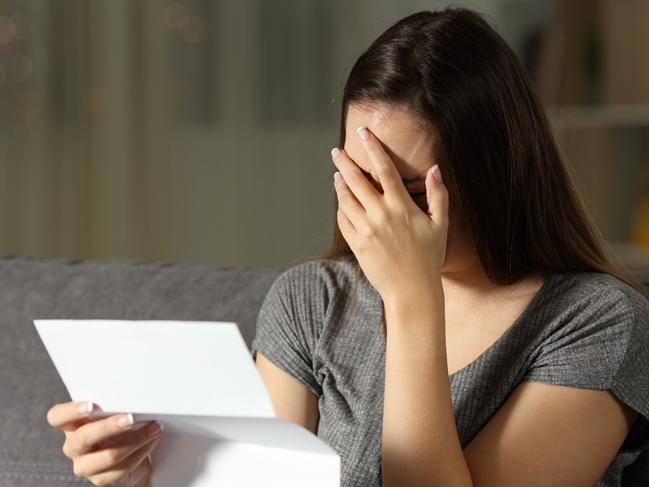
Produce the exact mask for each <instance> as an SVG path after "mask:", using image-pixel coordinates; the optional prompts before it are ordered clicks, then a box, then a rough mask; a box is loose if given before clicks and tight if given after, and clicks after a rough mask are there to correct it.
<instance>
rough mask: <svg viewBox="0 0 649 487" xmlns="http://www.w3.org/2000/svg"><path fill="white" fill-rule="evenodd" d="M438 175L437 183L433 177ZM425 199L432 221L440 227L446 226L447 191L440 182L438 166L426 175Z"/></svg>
mask: <svg viewBox="0 0 649 487" xmlns="http://www.w3.org/2000/svg"><path fill="white" fill-rule="evenodd" d="M436 174H438V175H439V177H440V181H439V182H438V181H437V179H436V177H435V175H436ZM426 199H427V200H428V213H429V214H430V216H431V217H432V218H433V221H434V222H435V223H436V224H437V225H438V226H440V227H447V226H448V190H447V189H446V185H445V184H444V182H443V181H441V172H440V169H439V166H438V165H437V164H435V165H434V166H433V167H432V168H431V169H430V170H429V171H428V172H427V173H426Z"/></svg>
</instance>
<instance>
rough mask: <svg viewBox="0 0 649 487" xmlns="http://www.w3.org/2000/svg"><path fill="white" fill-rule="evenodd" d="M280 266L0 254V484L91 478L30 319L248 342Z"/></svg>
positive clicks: (55, 484)
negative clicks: (210, 326) (87, 321)
mask: <svg viewBox="0 0 649 487" xmlns="http://www.w3.org/2000/svg"><path fill="white" fill-rule="evenodd" d="M282 270H283V269H282V268H234V267H209V266H196V265H195V266H189V265H178V264H166V263H150V262H124V261H122V262H118V261H104V262H98V261H95V262H92V261H85V262H84V261H65V260H37V259H25V258H18V257H11V256H5V257H0V332H1V339H0V487H27V486H29V487H33V486H47V487H59V486H71V485H75V486H81V485H88V486H90V485H92V484H90V483H89V482H87V481H85V480H82V479H79V478H77V477H75V476H74V475H73V474H72V470H71V462H70V461H69V460H68V459H67V458H65V457H64V456H63V453H62V452H61V447H62V445H63V439H64V434H63V433H62V432H60V431H56V430H54V429H53V428H52V427H50V426H49V425H48V424H47V422H46V413H47V410H48V409H49V407H50V406H51V405H52V404H54V403H57V402H64V401H68V400H69V397H68V395H67V392H66V390H65V387H64V385H63V383H62V382H61V380H60V378H59V376H58V374H57V372H56V370H55V369H54V366H53V365H52V363H51V361H50V359H49V356H48V355H47V352H46V351H45V349H44V348H43V346H42V344H41V342H40V339H39V338H38V335H37V334H36V331H35V329H34V327H33V324H32V320H33V319H36V318H106V319H108V318H114V319H178V320H218V321H234V322H236V323H238V325H239V327H240V330H241V334H242V335H243V338H244V339H245V341H246V343H247V344H248V346H249V347H250V343H251V341H252V338H253V336H254V327H255V322H256V318H257V313H258V311H259V307H260V305H261V302H262V300H263V298H264V296H265V295H266V292H267V291H268V289H269V287H270V285H271V283H272V282H273V280H274V279H275V277H276V276H277V275H278V274H279V273H280V272H281V271H282ZM648 277H649V276H647V274H645V275H644V276H643V279H645V281H644V282H646V283H647V285H648V286H649V278H648ZM641 485H649V452H645V454H644V455H642V456H641V457H639V458H638V459H637V460H636V462H635V463H634V464H632V465H631V466H629V467H627V469H626V470H625V476H624V482H623V486H624V487H628V486H641ZM179 487H181V486H179Z"/></svg>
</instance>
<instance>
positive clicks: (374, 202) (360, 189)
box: [331, 147, 381, 211]
mask: <svg viewBox="0 0 649 487" xmlns="http://www.w3.org/2000/svg"><path fill="white" fill-rule="evenodd" d="M331 158H332V160H333V162H334V164H335V166H336V168H337V169H338V170H339V171H340V173H341V174H342V176H343V179H344V180H345V182H346V183H347V186H349V189H350V190H351V191H352V192H353V193H354V196H355V197H356V198H357V199H358V201H359V202H360V204H361V205H363V208H364V209H365V210H367V211H376V210H377V209H378V208H379V207H380V204H381V199H380V198H381V196H380V195H379V193H378V192H377V191H376V188H375V187H374V185H373V184H372V183H370V181H369V180H368V179H367V178H366V177H365V175H364V174H363V172H362V171H361V168H360V167H358V165H357V164H356V162H354V160H353V159H352V158H351V157H349V155H347V152H345V150H343V149H338V148H337V147H334V148H333V149H332V151H331Z"/></svg>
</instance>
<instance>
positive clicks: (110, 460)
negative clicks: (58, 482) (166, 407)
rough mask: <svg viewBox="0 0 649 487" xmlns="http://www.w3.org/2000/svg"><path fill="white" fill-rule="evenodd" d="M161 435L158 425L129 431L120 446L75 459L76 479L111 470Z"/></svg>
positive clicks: (154, 424)
mask: <svg viewBox="0 0 649 487" xmlns="http://www.w3.org/2000/svg"><path fill="white" fill-rule="evenodd" d="M161 434H162V429H161V428H160V425H159V423H157V422H155V421H154V422H152V423H150V424H148V425H147V426H146V427H145V428H140V429H139V430H136V431H129V432H128V434H126V435H124V438H123V439H122V440H121V441H120V444H118V445H114V446H111V447H110V448H104V449H101V450H98V451H95V452H90V453H87V454H85V455H81V456H80V457H78V458H76V459H75V462H74V474H75V475H76V476H78V477H90V476H91V475H96V474H98V473H101V472H104V471H106V470H108V469H112V468H114V467H115V465H118V464H119V463H121V462H122V460H124V459H125V458H126V457H128V456H129V455H131V454H133V453H134V452H135V451H137V450H139V449H140V448H141V447H142V446H144V445H146V444H147V443H149V442H150V441H153V440H155V439H157V438H158V437H159V436H160V435H161Z"/></svg>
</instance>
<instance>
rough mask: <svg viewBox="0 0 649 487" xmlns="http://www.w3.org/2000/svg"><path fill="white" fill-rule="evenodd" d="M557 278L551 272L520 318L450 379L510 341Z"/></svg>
mask: <svg viewBox="0 0 649 487" xmlns="http://www.w3.org/2000/svg"><path fill="white" fill-rule="evenodd" d="M556 276H557V274H556V273H554V272H550V273H549V274H547V275H546V277H545V279H544V281H543V285H541V287H540V289H539V290H538V291H537V292H536V294H535V295H534V297H533V298H532V299H531V300H530V302H529V303H528V304H527V306H526V307H525V309H524V310H523V312H522V313H521V314H520V315H518V317H517V318H516V319H515V320H514V322H513V323H512V324H511V325H510V326H509V328H507V329H506V330H505V331H504V332H503V333H502V334H501V335H500V336H499V337H498V338H497V339H496V341H494V342H493V343H492V344H491V345H489V346H488V347H487V348H486V349H485V350H483V351H482V353H481V354H480V355H478V356H477V357H476V358H475V359H473V360H472V361H471V362H469V363H468V364H466V365H465V366H464V367H462V368H461V369H458V370H456V371H455V372H453V373H451V374H449V375H448V378H449V379H451V380H452V379H453V378H455V377H456V376H458V375H460V374H462V373H464V372H466V371H467V370H468V369H469V368H472V367H475V366H476V364H478V363H479V362H481V361H482V360H484V358H485V357H486V356H487V355H489V354H490V353H491V352H492V351H493V350H494V349H496V348H499V347H501V346H502V344H503V343H504V342H505V341H506V340H507V339H509V337H510V336H511V335H513V334H514V333H515V332H517V331H518V328H519V327H520V326H521V323H523V322H524V321H525V320H526V318H527V317H528V316H529V315H530V314H532V313H533V312H534V311H535V309H536V308H537V307H538V306H539V303H541V300H542V298H543V297H544V296H545V294H546V293H547V292H548V289H550V287H552V284H553V283H554V279H555V277H556Z"/></svg>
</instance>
